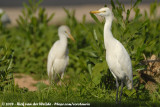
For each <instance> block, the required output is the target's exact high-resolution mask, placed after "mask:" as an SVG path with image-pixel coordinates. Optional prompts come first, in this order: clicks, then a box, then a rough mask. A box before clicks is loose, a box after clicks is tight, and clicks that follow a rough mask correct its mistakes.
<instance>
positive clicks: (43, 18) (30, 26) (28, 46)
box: [13, 0, 54, 77]
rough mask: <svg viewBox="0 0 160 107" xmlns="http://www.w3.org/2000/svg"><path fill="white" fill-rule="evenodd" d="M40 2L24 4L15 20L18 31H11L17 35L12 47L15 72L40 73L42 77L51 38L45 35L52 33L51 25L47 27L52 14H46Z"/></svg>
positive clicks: (30, 1) (32, 0) (33, 1)
mask: <svg viewBox="0 0 160 107" xmlns="http://www.w3.org/2000/svg"><path fill="white" fill-rule="evenodd" d="M41 2H42V0H40V1H38V2H37V1H36V0H29V4H24V9H23V10H22V15H20V16H19V19H18V20H17V23H18V29H19V30H20V31H19V32H18V33H17V32H15V33H13V34H14V35H16V36H17V39H15V41H16V42H17V44H16V45H14V46H13V47H14V48H16V49H15V53H16V69H17V72H26V73H33V74H41V77H43V75H45V73H46V72H45V71H46V59H47V55H48V47H50V46H51V41H49V42H48V40H51V39H49V38H48V37H47V35H53V34H54V31H52V27H50V28H49V27H48V23H49V22H50V21H51V19H52V18H53V16H54V14H51V15H50V16H48V15H47V13H46V11H45V8H42V7H39V5H40V3H41ZM50 38H52V37H51V36H50ZM52 43H53V42H52ZM17 46H20V47H19V48H17ZM19 65H21V66H19ZM26 68H28V69H27V70H26ZM37 71H38V72H37ZM39 76H40V75H39Z"/></svg>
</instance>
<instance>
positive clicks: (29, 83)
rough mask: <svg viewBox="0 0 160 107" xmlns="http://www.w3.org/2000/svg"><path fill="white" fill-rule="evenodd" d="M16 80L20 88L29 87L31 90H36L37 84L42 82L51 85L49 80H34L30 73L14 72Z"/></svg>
mask: <svg viewBox="0 0 160 107" xmlns="http://www.w3.org/2000/svg"><path fill="white" fill-rule="evenodd" d="M14 82H15V84H16V85H18V86H19V87H20V88H28V90H29V91H36V90H37V87H36V84H37V83H38V82H42V83H44V84H46V85H49V81H48V80H34V79H33V78H32V77H31V76H30V75H26V74H14Z"/></svg>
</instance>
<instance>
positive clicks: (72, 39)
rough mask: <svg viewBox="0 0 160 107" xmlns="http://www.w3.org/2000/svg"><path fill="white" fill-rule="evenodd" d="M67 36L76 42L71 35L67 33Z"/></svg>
mask: <svg viewBox="0 0 160 107" xmlns="http://www.w3.org/2000/svg"><path fill="white" fill-rule="evenodd" d="M67 34H68V36H69V38H70V39H71V40H73V41H75V40H74V38H73V36H72V35H71V34H69V33H67Z"/></svg>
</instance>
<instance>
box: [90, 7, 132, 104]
mask: <svg viewBox="0 0 160 107" xmlns="http://www.w3.org/2000/svg"><path fill="white" fill-rule="evenodd" d="M91 13H96V14H98V15H100V16H102V17H105V20H106V22H105V25H104V43H105V49H106V61H107V64H108V66H109V69H110V71H111V73H112V74H113V76H114V78H115V79H116V86H117V93H116V102H118V90H119V83H118V80H121V94H120V102H121V95H122V90H123V83H125V84H126V86H127V88H128V89H132V88H133V74H132V64H131V60H130V57H129V55H128V53H127V51H126V49H125V48H124V46H123V45H122V44H121V43H120V42H119V41H118V40H117V39H115V38H114V37H113V35H112V32H111V25H112V20H113V14H112V11H111V10H110V9H109V8H107V7H104V8H101V9H100V10H98V11H91Z"/></svg>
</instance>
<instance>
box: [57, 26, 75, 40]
mask: <svg viewBox="0 0 160 107" xmlns="http://www.w3.org/2000/svg"><path fill="white" fill-rule="evenodd" d="M58 34H59V35H65V36H67V37H68V38H70V39H71V40H73V41H74V38H73V36H72V35H71V33H70V29H69V27H68V26H66V25H62V26H60V27H59V28H58Z"/></svg>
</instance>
